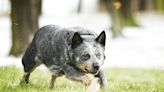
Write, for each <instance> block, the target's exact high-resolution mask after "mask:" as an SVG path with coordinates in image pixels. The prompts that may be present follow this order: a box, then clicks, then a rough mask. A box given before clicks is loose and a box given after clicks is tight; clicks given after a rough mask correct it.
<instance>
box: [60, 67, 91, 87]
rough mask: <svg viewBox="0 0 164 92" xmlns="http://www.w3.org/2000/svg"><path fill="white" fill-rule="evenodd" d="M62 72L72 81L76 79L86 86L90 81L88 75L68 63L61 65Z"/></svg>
mask: <svg viewBox="0 0 164 92" xmlns="http://www.w3.org/2000/svg"><path fill="white" fill-rule="evenodd" d="M63 70H64V73H65V75H66V77H67V78H68V79H71V80H74V81H78V82H82V83H84V84H85V85H86V86H88V85H90V83H91V78H90V77H89V76H87V75H86V74H84V73H82V72H80V71H77V70H76V69H75V68H73V67H72V66H70V65H65V66H64V67H63Z"/></svg>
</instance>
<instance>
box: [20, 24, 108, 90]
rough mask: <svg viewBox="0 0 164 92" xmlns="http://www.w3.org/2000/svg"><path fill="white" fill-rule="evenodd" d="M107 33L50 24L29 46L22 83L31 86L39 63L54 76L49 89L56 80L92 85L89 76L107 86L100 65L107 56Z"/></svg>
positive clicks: (39, 32)
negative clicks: (30, 77) (32, 73)
mask: <svg viewBox="0 0 164 92" xmlns="http://www.w3.org/2000/svg"><path fill="white" fill-rule="evenodd" d="M105 40H106V35H105V32H104V31H102V32H101V34H100V35H96V34H95V33H94V32H92V31H89V30H87V29H83V28H81V27H72V28H62V27H59V26H56V25H47V26H44V27H42V28H40V29H39V30H38V31H37V32H36V34H35V36H34V38H33V40H32V42H31V44H30V45H29V46H28V48H27V50H26V52H25V54H24V56H23V59H22V64H23V66H24V76H23V78H22V82H25V83H28V81H29V76H30V74H31V72H32V71H33V70H34V69H35V68H36V67H37V66H39V65H40V64H45V66H47V67H48V69H49V70H50V71H51V73H52V79H51V82H50V87H51V88H53V86H54V82H55V80H56V78H57V77H60V76H62V75H65V76H66V78H68V79H71V80H74V81H78V82H82V83H84V84H85V85H89V84H90V83H91V79H90V78H89V77H88V76H87V75H86V74H88V73H89V74H93V75H94V76H95V77H98V78H99V79H100V83H101V85H102V86H105V85H106V84H107V80H106V78H105V76H104V73H103V70H102V69H101V66H102V65H103V62H104V59H105V55H104V50H105Z"/></svg>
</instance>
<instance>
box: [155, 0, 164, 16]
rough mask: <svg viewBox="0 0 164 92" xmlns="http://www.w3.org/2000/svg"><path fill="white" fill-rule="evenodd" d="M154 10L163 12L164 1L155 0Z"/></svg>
mask: <svg viewBox="0 0 164 92" xmlns="http://www.w3.org/2000/svg"><path fill="white" fill-rule="evenodd" d="M156 10H157V12H159V13H164V1H163V0H156Z"/></svg>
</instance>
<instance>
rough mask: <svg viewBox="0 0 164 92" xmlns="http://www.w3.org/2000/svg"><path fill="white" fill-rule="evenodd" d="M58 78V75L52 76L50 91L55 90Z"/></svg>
mask: <svg viewBox="0 0 164 92" xmlns="http://www.w3.org/2000/svg"><path fill="white" fill-rule="evenodd" d="M57 77H58V76H56V75H52V76H51V81H50V89H53V88H54V83H55V81H56V78H57Z"/></svg>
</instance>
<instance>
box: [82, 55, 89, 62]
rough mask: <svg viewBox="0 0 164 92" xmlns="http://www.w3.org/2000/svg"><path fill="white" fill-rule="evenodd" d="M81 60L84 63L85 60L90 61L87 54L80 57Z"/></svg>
mask: <svg viewBox="0 0 164 92" xmlns="http://www.w3.org/2000/svg"><path fill="white" fill-rule="evenodd" d="M82 59H83V60H84V61H86V60H88V59H90V55H89V54H84V55H82Z"/></svg>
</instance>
